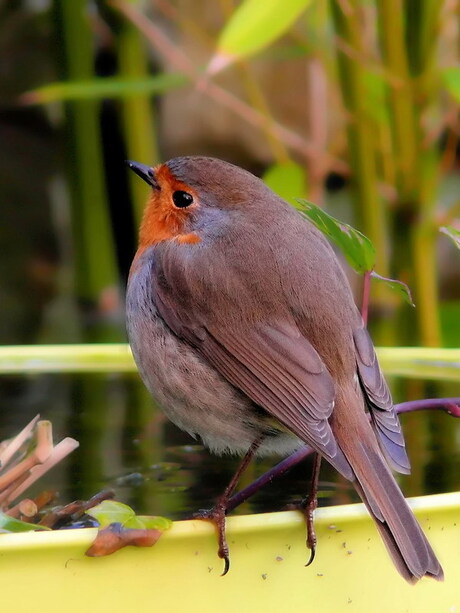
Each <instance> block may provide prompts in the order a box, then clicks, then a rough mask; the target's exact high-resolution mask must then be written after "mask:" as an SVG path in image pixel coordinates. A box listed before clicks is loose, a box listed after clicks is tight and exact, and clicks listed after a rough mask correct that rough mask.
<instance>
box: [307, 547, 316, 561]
mask: <svg viewBox="0 0 460 613" xmlns="http://www.w3.org/2000/svg"><path fill="white" fill-rule="evenodd" d="M315 555H316V546H314V547H312V548H311V551H310V559H309V560H308V562H307V563H306V564H305V566H310V564H311V563H312V562H313V560H314V559H315Z"/></svg>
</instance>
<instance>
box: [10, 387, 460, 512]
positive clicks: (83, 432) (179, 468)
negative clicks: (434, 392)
mask: <svg viewBox="0 0 460 613" xmlns="http://www.w3.org/2000/svg"><path fill="white" fill-rule="evenodd" d="M444 395H447V394H444ZM0 409H1V410H0V440H2V439H4V438H7V437H11V436H13V435H14V434H16V433H17V432H18V431H19V430H20V429H21V428H22V427H24V425H25V424H26V423H27V422H28V421H29V420H30V419H31V418H32V417H33V416H34V415H36V414H37V413H40V415H41V416H42V418H43V419H49V420H51V421H52V423H53V428H54V438H55V442H57V441H58V440H60V439H62V438H64V437H65V436H72V437H73V438H75V439H77V440H78V441H79V442H80V447H79V449H77V450H76V451H75V452H74V453H73V454H72V455H71V456H69V457H68V458H67V459H65V460H64V461H63V462H62V464H61V465H60V466H58V467H56V468H54V469H53V470H52V471H51V472H50V473H49V474H48V475H46V476H45V477H44V478H42V480H41V482H40V483H39V484H38V485H36V486H34V488H32V490H31V491H29V495H30V496H33V495H35V494H37V493H38V492H39V491H42V490H44V489H51V490H57V491H58V492H59V497H58V501H59V503H61V504H65V503H68V502H70V501H72V500H74V499H88V498H90V497H91V496H93V495H94V494H95V493H96V492H98V491H100V490H102V489H104V488H113V489H114V490H115V492H116V498H117V500H120V501H122V502H125V503H127V504H129V505H131V506H132V507H133V508H134V509H135V510H136V512H137V513H141V514H152V515H165V516H168V517H170V518H172V519H179V518H185V517H188V516H190V515H191V514H192V513H193V512H195V511H196V510H198V509H200V508H209V507H210V506H212V503H213V501H214V500H215V499H216V497H217V496H218V495H219V494H220V493H222V491H223V489H224V488H225V486H226V485H227V483H228V482H229V480H230V478H231V476H232V474H233V473H234V471H235V469H236V466H237V465H238V461H239V460H238V459H237V458H234V457H230V456H224V457H218V456H215V455H212V454H210V453H209V452H208V451H207V450H206V449H205V448H203V446H202V445H200V443H199V441H195V440H194V439H192V438H191V437H189V436H188V435H187V434H185V433H183V432H181V431H180V430H178V429H177V428H176V427H175V426H174V425H173V424H171V423H170V422H169V421H168V420H167V419H166V418H165V417H164V416H163V415H162V413H161V411H159V410H158V409H157V408H156V407H155V406H154V403H153V401H152V400H151V398H150V397H149V395H148V394H147V392H146V391H145V389H144V387H143V386H142V384H141V383H140V382H139V379H138V377H137V375H126V376H124V375H85V376H82V375H79V376H76V375H72V376H70V375H40V376H29V377H3V378H1V379H0ZM402 423H403V428H404V431H405V434H406V440H407V443H408V449H409V455H410V457H411V461H412V467H413V471H412V475H411V476H408V477H403V478H402V479H401V480H400V482H401V485H402V488H403V491H404V492H405V493H406V495H421V494H429V493H435V492H440V491H451V490H457V489H460V457H459V453H458V449H459V446H460V445H459V439H460V420H457V421H454V419H453V418H451V417H449V416H447V415H445V414H440V413H439V414H434V413H430V412H424V413H417V414H413V415H405V416H403V417H402ZM277 461H278V458H273V459H272V458H268V459H263V460H257V461H256V462H254V463H253V464H252V465H251V466H250V468H249V470H248V472H247V473H246V475H244V477H243V479H242V484H241V485H247V484H249V483H250V482H251V481H252V480H253V479H254V478H255V477H257V476H259V475H260V474H262V473H263V472H264V471H265V470H267V469H269V468H271V466H273V465H274V464H275V463H276V462H277ZM310 474H311V459H307V460H306V461H304V462H302V463H301V464H300V465H299V466H297V467H296V468H295V469H293V470H292V471H291V472H290V473H289V474H288V475H286V476H284V477H282V478H280V479H279V480H277V481H274V482H273V483H271V484H270V485H269V486H267V487H266V488H264V489H263V490H262V491H260V492H259V493H257V494H256V495H255V496H254V497H253V498H252V499H251V500H250V501H248V502H247V503H245V504H243V505H242V506H241V507H240V508H239V509H237V510H236V511H234V512H236V513H252V512H265V511H276V510H282V509H283V508H285V507H286V505H289V504H291V503H294V502H297V501H299V500H300V499H301V498H302V496H304V495H305V494H306V493H307V491H308V483H309V479H310ZM358 500H359V498H358V496H357V495H356V493H355V491H354V489H353V488H352V487H351V485H350V484H349V483H348V482H347V481H345V480H344V479H342V478H341V477H340V476H339V475H338V474H337V473H336V471H335V470H334V469H333V468H331V467H330V466H329V465H328V464H327V463H326V462H323V466H322V470H321V479H320V505H323V506H325V505H331V504H339V503H347V502H356V501H358Z"/></svg>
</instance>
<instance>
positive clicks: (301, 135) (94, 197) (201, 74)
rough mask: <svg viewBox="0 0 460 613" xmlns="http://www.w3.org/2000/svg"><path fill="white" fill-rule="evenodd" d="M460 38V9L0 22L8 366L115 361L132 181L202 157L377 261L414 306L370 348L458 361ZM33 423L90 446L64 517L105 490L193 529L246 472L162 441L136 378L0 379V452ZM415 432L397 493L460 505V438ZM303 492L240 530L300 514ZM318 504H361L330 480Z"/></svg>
mask: <svg viewBox="0 0 460 613" xmlns="http://www.w3.org/2000/svg"><path fill="white" fill-rule="evenodd" d="M459 26H460V13H459V3H458V1H456V0H443V1H440V0H422V1H419V0H405V1H403V0H365V1H361V2H358V1H355V0H330V1H326V0H310V1H306V0H283V1H282V2H281V1H279V0H270V1H268V0H267V2H260V1H257V0H244V1H242V2H234V1H232V0H151V1H147V0H145V1H142V2H140V1H135V0H133V1H129V0H125V1H122V0H112V1H108V0H106V1H104V0H99V1H92V2H90V1H88V0H71V1H69V0H67V1H66V0H54V1H53V0H22V1H21V0H0V83H1V87H0V142H1V147H0V204H1V212H2V215H1V224H0V253H1V254H2V257H1V259H0V308H1V317H0V344H3V345H15V344H36V343H76V342H82V343H86V342H90V343H93V342H120V341H121V342H123V341H124V340H125V338H126V336H125V329H124V313H123V311H124V307H123V298H124V288H125V283H126V278H127V273H128V270H129V265H130V262H131V259H132V257H133V254H134V252H135V249H136V228H137V225H138V223H139V220H140V217H141V214H142V208H143V203H144V201H145V199H146V197H147V193H148V190H147V186H146V185H144V184H143V183H142V182H141V181H139V179H137V178H136V177H134V176H128V171H127V169H126V168H125V166H124V160H125V159H134V160H137V161H139V162H142V163H148V164H156V163H158V162H160V161H164V160H166V159H168V158H170V157H174V156H177V155H186V154H205V155H213V156H217V157H222V158H224V159H226V160H229V161H231V162H234V163H237V164H239V165H241V166H244V167H245V168H247V169H249V170H251V171H253V172H255V173H256V174H258V175H260V176H262V177H263V178H264V179H265V180H266V181H267V182H268V183H269V184H270V185H271V186H272V187H273V188H274V189H275V190H276V191H278V192H279V193H280V194H281V195H283V196H284V197H285V198H287V199H288V200H290V201H291V202H292V201H293V200H294V199H295V198H296V197H306V198H308V199H310V200H312V201H313V202H316V203H317V204H319V205H321V206H324V207H325V208H326V209H327V210H328V211H329V212H330V213H331V214H333V215H334V216H336V217H339V218H340V219H343V220H345V221H347V222H348V223H351V224H352V225H354V226H355V227H357V228H359V229H360V230H361V231H362V232H363V233H365V234H366V235H367V236H368V237H369V238H370V239H371V240H372V241H373V243H374V245H375V247H376V249H377V266H376V270H377V272H378V273H379V274H381V275H385V276H392V277H394V278H398V279H401V280H403V281H405V282H406V283H407V284H408V285H409V286H410V287H411V289H412V293H413V298H414V301H415V303H416V309H413V308H411V307H410V306H408V305H407V304H403V303H402V302H401V300H400V298H399V297H398V295H396V294H394V293H392V292H391V291H390V290H388V289H387V288H385V287H384V286H382V285H380V284H379V285H375V286H373V287H372V295H371V311H370V327H371V330H372V333H373V337H374V340H375V342H376V344H378V345H386V346H410V345H419V346H424V347H459V346H460V283H459V279H460V253H459V251H458V248H457V247H458V245H457V246H456V245H455V244H454V241H452V240H450V239H449V238H448V237H447V236H445V235H444V234H441V233H440V231H439V229H440V228H441V227H445V226H448V227H451V228H453V229H455V228H456V229H457V230H460V195H459V193H460V190H459V187H460V173H459V161H460V148H459V136H460V122H459V102H460V66H459V53H460V34H459ZM299 257H301V254H299ZM350 280H351V282H352V284H353V287H354V288H355V289H356V293H357V296H359V292H360V283H361V281H360V279H359V278H358V277H357V276H356V275H354V274H353V273H350ZM454 378H455V377H454ZM458 378H460V375H459V377H458ZM458 378H457V381H456V382H455V381H452V380H451V381H449V382H442V381H437V382H436V383H435V382H434V381H421V380H419V379H418V378H413V379H404V378H401V377H398V378H394V379H392V380H391V384H392V389H393V393H394V396H395V399H397V400H398V401H402V400H405V399H414V398H423V397H430V396H431V397H433V396H438V397H439V396H453V395H458V390H459V386H458ZM37 412H40V413H41V414H42V416H43V417H46V418H51V419H53V422H54V424H55V429H56V430H57V432H58V433H59V434H60V435H62V436H63V435H72V436H74V437H75V438H77V439H78V440H79V441H80V443H81V446H80V449H79V450H78V451H77V452H75V453H74V454H73V457H72V458H70V459H69V460H67V461H66V462H65V466H62V467H60V468H59V469H56V470H55V472H54V473H52V475H51V477H50V486H52V487H58V488H59V489H60V490H61V495H62V496H63V497H65V498H69V497H76V496H82V497H89V496H91V495H92V494H93V493H94V491H95V490H97V489H100V488H101V487H103V486H104V485H105V484H109V485H114V486H115V487H116V488H118V493H119V496H120V497H121V498H123V499H124V500H125V501H127V502H129V503H131V504H133V505H134V506H136V510H138V511H139V512H141V511H142V512H146V511H150V512H155V513H164V514H169V515H172V516H180V515H181V514H183V513H187V512H189V511H190V510H193V509H195V508H196V507H197V506H200V505H201V506H206V505H208V506H209V503H210V498H212V496H214V495H215V494H216V493H218V492H219V490H220V489H221V488H222V487H223V485H224V484H225V482H226V481H227V479H228V475H229V474H230V473H231V471H232V469H233V466H234V461H233V460H231V459H228V458H225V459H221V460H219V459H215V458H210V457H209V456H208V454H207V452H204V451H202V449H201V448H200V447H199V446H197V445H196V443H195V442H194V441H192V440H191V439H189V438H188V437H186V435H184V434H182V433H180V432H178V431H177V430H176V429H175V428H174V427H173V426H171V425H170V424H166V423H165V422H164V420H163V418H162V416H161V413H159V412H158V411H156V410H154V408H153V405H152V401H151V399H150V398H149V397H148V395H147V394H146V392H145V391H144V389H143V387H142V386H141V385H140V384H139V380H138V378H137V376H135V375H126V376H121V375H115V374H108V375H100V374H91V375H86V376H70V375H49V374H42V375H36V376H33V377H31V376H27V377H26V376H20V375H15V376H11V375H9V376H3V377H2V378H0V435H1V436H0V438H2V437H3V436H11V435H12V434H13V433H14V432H15V430H16V429H18V428H19V427H20V426H21V425H23V424H25V422H26V420H27V419H29V418H30V417H31V416H33V415H34V414H35V413H37ZM403 425H404V429H405V432H406V438H407V441H408V448H409V454H410V456H411V458H412V462H413V474H412V476H411V477H407V478H404V479H403V480H402V481H403V487H404V489H405V492H406V493H408V494H420V493H423V492H435V491H447V490H452V489H458V487H459V480H460V479H459V475H460V470H459V469H460V462H459V457H460V456H459V438H460V437H459V433H460V430H459V425H458V424H457V423H455V422H454V421H453V420H452V419H451V418H449V417H448V416H446V415H444V414H434V413H433V414H430V413H425V414H421V413H419V414H414V415H407V416H404V418H403ZM269 464H270V462H264V463H259V464H258V465H257V466H255V468H253V473H252V474H257V473H259V472H260V471H261V470H263V468H266V467H267V466H268V465H269ZM307 475H308V468H306V467H305V466H303V467H300V468H299V469H298V470H297V471H294V476H293V477H292V478H291V481H290V482H289V483H290V484H289V485H284V486H283V489H285V493H284V498H283V500H281V498H280V496H279V492H278V493H276V490H273V487H274V486H273V487H272V490H271V496H272V499H271V502H270V492H268V493H266V494H263V495H261V496H258V497H257V498H256V500H255V502H254V503H253V506H250V507H246V508H245V510H248V508H249V509H259V508H275V507H276V508H279V505H280V504H281V503H282V502H283V501H289V500H291V499H292V498H293V497H299V496H300V495H301V494H302V493H304V491H305V487H306V486H305V483H306V480H307V477H306V476H307ZM250 476H251V475H249V476H248V479H249V478H250ZM322 489H323V491H324V495H325V496H326V497H327V499H328V501H334V502H337V501H347V500H349V499H354V494H353V492H352V491H351V490H350V488H349V487H348V486H347V485H346V484H344V483H342V482H340V481H337V478H336V476H334V474H333V471H330V470H328V469H326V470H325V471H324V473H323V482H322ZM284 499H285V500H284Z"/></svg>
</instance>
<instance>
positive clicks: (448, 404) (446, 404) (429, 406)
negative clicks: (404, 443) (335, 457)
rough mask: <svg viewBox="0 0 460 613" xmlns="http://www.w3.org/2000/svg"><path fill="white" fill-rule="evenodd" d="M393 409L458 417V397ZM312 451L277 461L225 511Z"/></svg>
mask: <svg viewBox="0 0 460 613" xmlns="http://www.w3.org/2000/svg"><path fill="white" fill-rule="evenodd" d="M395 409H396V412H397V413H398V414H400V413H410V412H413V411H424V410H441V411H445V412H447V413H448V414H449V415H452V416H453V417H460V398H458V397H455V398H428V399H425V400H412V401H410V402H403V403H401V404H397V405H395ZM312 453H315V451H314V449H312V447H309V446H308V445H306V446H304V447H301V448H300V449H299V450H298V451H296V452H294V453H293V454H291V455H290V456H289V457H287V458H285V459H284V460H282V461H281V462H279V463H278V464H277V465H276V466H274V467H273V468H271V469H270V470H268V471H267V472H265V473H264V474H263V475H261V476H260V477H259V478H258V479H256V480H255V481H253V483H251V485H248V486H247V487H245V488H244V489H242V490H241V491H239V492H237V493H236V494H235V495H234V496H232V498H231V499H230V500H229V502H228V503H227V512H228V511H231V510H233V509H235V508H236V507H237V506H239V505H240V504H242V503H243V502H245V501H246V500H247V499H248V498H250V497H251V496H253V495H254V494H255V493H256V492H258V491H259V490H260V489H262V488H263V487H265V486H266V485H268V484H269V483H271V482H272V481H273V480H274V479H278V477H281V476H282V475H284V474H286V473H287V472H288V471H289V470H291V468H294V466H297V464H299V463H300V462H302V460H304V459H305V458H306V457H308V456H309V455H311V454H312Z"/></svg>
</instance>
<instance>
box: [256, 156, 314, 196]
mask: <svg viewBox="0 0 460 613" xmlns="http://www.w3.org/2000/svg"><path fill="white" fill-rule="evenodd" d="M262 179H263V180H264V182H265V184H266V185H268V187H269V188H270V189H272V190H273V191H274V192H276V193H277V194H278V196H281V198H284V200H288V201H293V204H294V206H295V205H296V202H295V198H298V197H299V196H301V195H302V194H305V192H306V181H305V172H304V171H303V169H302V167H301V166H299V164H296V163H295V162H285V163H283V164H273V166H270V168H268V169H267V170H266V172H265V174H264V176H263V177H262Z"/></svg>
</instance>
